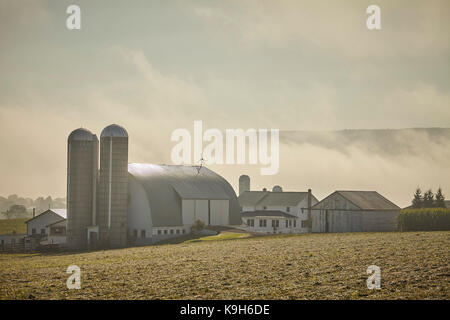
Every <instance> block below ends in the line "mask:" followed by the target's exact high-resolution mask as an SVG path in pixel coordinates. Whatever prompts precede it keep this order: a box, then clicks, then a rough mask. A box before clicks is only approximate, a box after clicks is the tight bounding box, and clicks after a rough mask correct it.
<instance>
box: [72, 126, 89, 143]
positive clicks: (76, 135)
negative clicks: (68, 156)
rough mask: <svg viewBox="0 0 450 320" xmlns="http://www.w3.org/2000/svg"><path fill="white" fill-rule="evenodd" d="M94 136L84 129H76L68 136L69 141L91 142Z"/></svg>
mask: <svg viewBox="0 0 450 320" xmlns="http://www.w3.org/2000/svg"><path fill="white" fill-rule="evenodd" d="M95 138H96V136H95V134H93V133H92V132H91V131H89V130H87V129H85V128H78V129H75V130H73V131H72V132H71V133H70V134H69V138H68V140H69V141H93V140H95Z"/></svg>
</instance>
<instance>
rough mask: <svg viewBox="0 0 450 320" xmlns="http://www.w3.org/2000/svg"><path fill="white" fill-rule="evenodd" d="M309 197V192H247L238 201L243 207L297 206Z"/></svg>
mask: <svg viewBox="0 0 450 320" xmlns="http://www.w3.org/2000/svg"><path fill="white" fill-rule="evenodd" d="M307 196H308V192H285V191H283V192H270V191H245V192H243V193H242V194H241V195H240V196H239V198H238V200H239V204H240V205H241V207H245V206H257V205H258V206H296V205H297V204H298V203H299V202H300V201H302V200H303V199H304V198H306V197H307ZM313 198H314V196H313Z"/></svg>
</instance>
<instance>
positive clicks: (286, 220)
mask: <svg viewBox="0 0 450 320" xmlns="http://www.w3.org/2000/svg"><path fill="white" fill-rule="evenodd" d="M288 223H289V222H288V221H287V220H286V228H287V227H288Z"/></svg>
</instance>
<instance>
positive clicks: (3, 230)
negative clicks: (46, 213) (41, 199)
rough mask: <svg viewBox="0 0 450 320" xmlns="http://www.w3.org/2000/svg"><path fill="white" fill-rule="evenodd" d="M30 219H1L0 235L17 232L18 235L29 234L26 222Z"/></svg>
mask: <svg viewBox="0 0 450 320" xmlns="http://www.w3.org/2000/svg"><path fill="white" fill-rule="evenodd" d="M27 220H29V218H24V219H3V220H1V219H0V235H1V234H10V233H13V231H15V232H16V233H27V225H26V224H25V221H27Z"/></svg>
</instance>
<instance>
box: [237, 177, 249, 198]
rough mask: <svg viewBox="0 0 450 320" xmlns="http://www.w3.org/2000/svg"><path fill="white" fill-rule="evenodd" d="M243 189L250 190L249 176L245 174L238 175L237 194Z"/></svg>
mask: <svg viewBox="0 0 450 320" xmlns="http://www.w3.org/2000/svg"><path fill="white" fill-rule="evenodd" d="M244 191H250V177H249V176H247V175H242V176H240V177H239V195H241V194H242V193H243V192H244Z"/></svg>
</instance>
